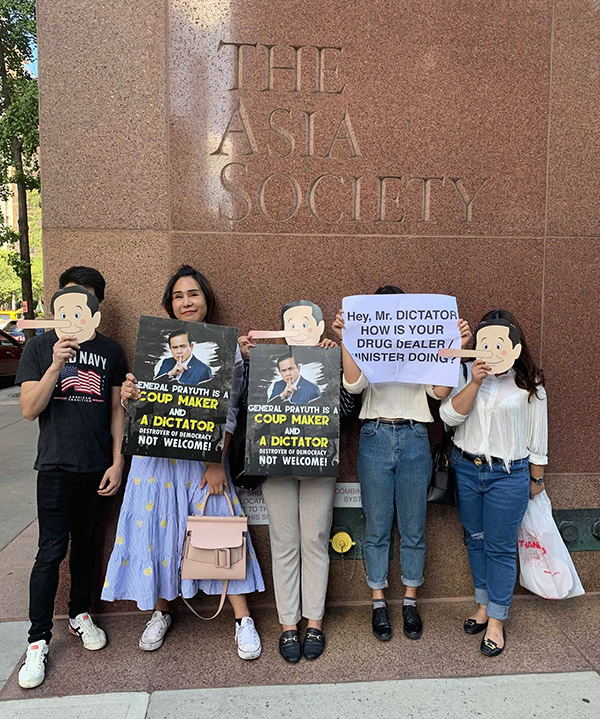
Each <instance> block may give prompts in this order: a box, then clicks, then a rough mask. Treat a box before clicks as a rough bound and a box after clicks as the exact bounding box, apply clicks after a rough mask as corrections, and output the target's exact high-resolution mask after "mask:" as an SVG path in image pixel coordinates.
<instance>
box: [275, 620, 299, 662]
mask: <svg viewBox="0 0 600 719" xmlns="http://www.w3.org/2000/svg"><path fill="white" fill-rule="evenodd" d="M279 653H280V654H281V656H282V657H283V658H284V659H285V661H286V662H290V663H291V664H296V662H299V661H300V657H301V656H302V646H301V645H300V636H299V635H298V630H297V629H288V630H287V631H285V632H282V633H281V636H280V637H279Z"/></svg>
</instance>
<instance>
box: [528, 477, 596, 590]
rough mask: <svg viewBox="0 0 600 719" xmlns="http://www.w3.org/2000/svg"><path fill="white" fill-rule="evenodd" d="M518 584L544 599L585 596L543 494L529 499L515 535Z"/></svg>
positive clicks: (546, 496) (548, 501)
mask: <svg viewBox="0 0 600 719" xmlns="http://www.w3.org/2000/svg"><path fill="white" fill-rule="evenodd" d="M518 547H519V565H520V569H521V573H520V577H519V583H520V584H521V586H522V587H525V589H529V591H530V592H533V593H534V594H538V595H539V596H540V597H544V599H568V598H570V597H577V596H579V595H580V594H585V592H584V589H583V587H582V586H581V582H580V581H579V577H578V576H577V572H576V571H575V567H574V565H573V560H572V559H571V555H570V554H569V551H568V549H567V548H566V547H565V543H564V542H563V539H562V537H561V536H560V532H559V531H558V527H557V526H556V523H555V521H554V518H553V517H552V505H551V504H550V499H549V498H548V495H547V494H546V492H545V491H543V492H540V493H539V494H537V495H536V496H535V497H534V498H533V499H530V500H529V504H528V505H527V511H526V512H525V516H524V517H523V521H522V522H521V526H520V527H519V534H518Z"/></svg>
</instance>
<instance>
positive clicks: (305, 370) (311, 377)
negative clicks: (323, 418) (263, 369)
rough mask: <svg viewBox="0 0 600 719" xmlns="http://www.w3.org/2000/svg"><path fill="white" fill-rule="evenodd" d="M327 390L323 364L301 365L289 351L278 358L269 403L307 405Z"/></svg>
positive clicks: (310, 363) (268, 395)
mask: <svg viewBox="0 0 600 719" xmlns="http://www.w3.org/2000/svg"><path fill="white" fill-rule="evenodd" d="M326 389H327V382H326V380H325V375H324V374H323V364H322V363H321V362H309V363H308V364H306V363H305V364H301V363H300V362H299V361H298V360H297V359H296V358H295V357H294V355H293V354H292V353H291V352H289V350H288V351H284V352H282V353H281V355H280V356H279V357H277V369H276V372H275V377H274V378H273V381H272V382H271V384H270V385H269V389H268V392H267V397H268V400H269V402H289V403H290V404H298V405H305V404H309V403H310V402H314V401H315V400H318V399H319V398H320V397H321V395H322V394H323V392H325V390H326Z"/></svg>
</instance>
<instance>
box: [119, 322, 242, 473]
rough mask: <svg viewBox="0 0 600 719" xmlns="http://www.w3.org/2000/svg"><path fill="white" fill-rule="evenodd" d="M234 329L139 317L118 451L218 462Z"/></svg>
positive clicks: (225, 414)
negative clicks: (136, 395)
mask: <svg viewBox="0 0 600 719" xmlns="http://www.w3.org/2000/svg"><path fill="white" fill-rule="evenodd" d="M237 337H238V330H237V329H235V328H232V327H219V326H217V325H207V324H201V323H196V322H179V321H178V320H169V319H162V318H158V317H140V323H139V327H138V337H137V345H136V350H135V359H134V362H133V374H134V375H135V377H136V379H137V382H138V387H139V388H140V390H141V397H140V399H139V400H136V401H130V402H129V404H128V407H127V415H126V418H125V431H124V436H123V453H124V454H137V455H144V456H150V457H173V458H176V459H193V460H201V461H206V462H219V461H221V456H222V451H223V440H224V437H225V421H226V419H227V410H228V409H229V398H230V394H231V386H232V382H233V371H234V368H235V354H236V348H237Z"/></svg>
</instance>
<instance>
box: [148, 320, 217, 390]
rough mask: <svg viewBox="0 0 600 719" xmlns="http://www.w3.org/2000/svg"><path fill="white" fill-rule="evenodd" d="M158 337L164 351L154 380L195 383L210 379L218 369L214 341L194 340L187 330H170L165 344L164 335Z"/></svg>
mask: <svg viewBox="0 0 600 719" xmlns="http://www.w3.org/2000/svg"><path fill="white" fill-rule="evenodd" d="M194 329H196V328H195V327H194ZM192 332H193V331H192ZM161 340H162V342H163V347H164V351H163V353H162V355H161V356H160V358H159V360H158V362H157V363H156V367H155V375H154V379H160V380H161V381H162V380H164V381H166V382H168V381H173V382H179V383H181V384H186V385H191V386H196V385H199V384H201V383H202V382H207V381H208V380H211V379H212V378H213V377H214V376H215V374H216V373H217V372H218V371H219V369H220V368H219V367H218V366H217V365H216V362H217V361H218V355H219V352H218V350H219V345H218V344H217V343H216V342H198V341H194V339H193V335H192V333H191V332H190V331H188V330H186V329H181V330H179V329H175V330H173V332H171V333H170V334H169V335H168V336H167V337H166V343H165V342H164V340H165V338H164V337H161Z"/></svg>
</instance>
